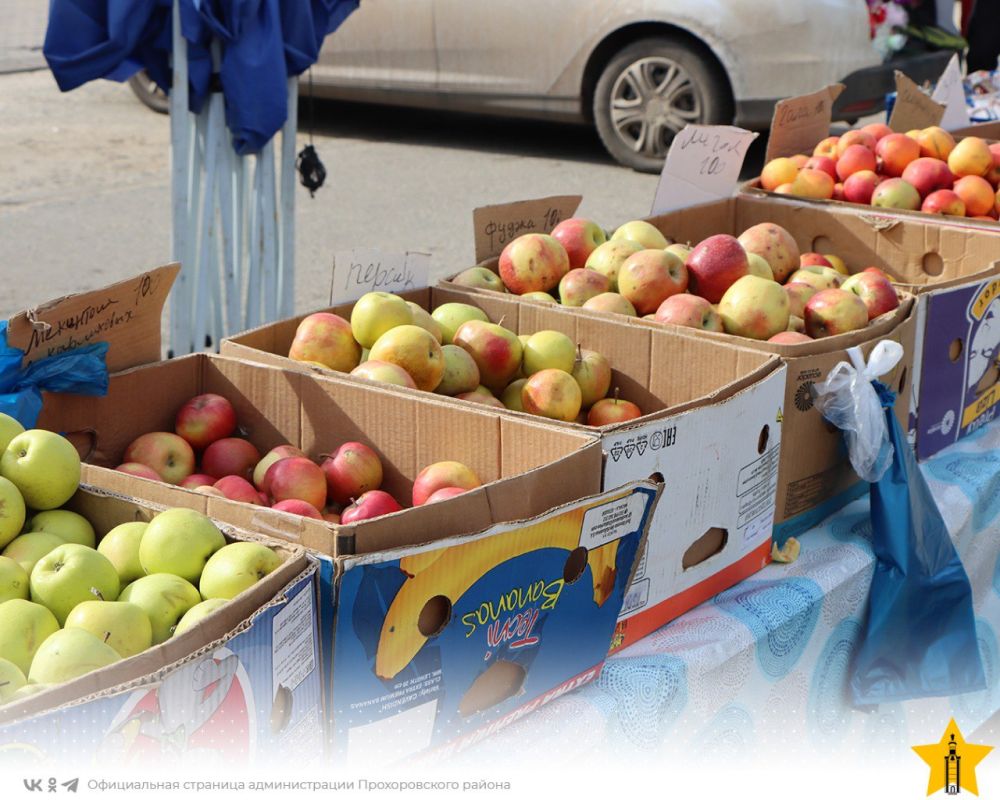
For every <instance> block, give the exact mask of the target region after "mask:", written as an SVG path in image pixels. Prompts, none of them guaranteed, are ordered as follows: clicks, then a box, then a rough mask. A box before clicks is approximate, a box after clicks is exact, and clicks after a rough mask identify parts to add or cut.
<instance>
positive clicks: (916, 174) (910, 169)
mask: <svg viewBox="0 0 1000 800" xmlns="http://www.w3.org/2000/svg"><path fill="white" fill-rule="evenodd" d="M901 179H902V180H904V181H905V182H906V183H908V184H909V185H910V186H912V187H913V188H914V189H916V190H917V192H918V193H919V195H920V197H921V198H923V197H927V195H929V194H930V193H931V192H936V191H937V190H938V189H951V188H952V186H953V185H954V183H955V176H954V175H953V174H952V171H951V170H950V169H948V165H947V164H945V163H944V162H943V161H939V160H938V159H936V158H918V159H916V160H915V161H911V162H910V163H909V164H907V165H906V169H904V170H903V174H902V176H901ZM885 183H888V181H885ZM879 185H880V186H881V185H882V184H879ZM876 191H877V190H876ZM874 200H875V197H874V195H873V196H872V205H874ZM898 207H900V206H897V208H898Z"/></svg>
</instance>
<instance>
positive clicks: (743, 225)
mask: <svg viewBox="0 0 1000 800" xmlns="http://www.w3.org/2000/svg"><path fill="white" fill-rule="evenodd" d="M649 222H651V223H652V224H654V225H656V226H657V227H658V228H659V229H660V230H661V231H662V232H663V234H664V235H665V236H667V237H670V238H671V239H673V240H676V241H681V242H687V241H689V242H693V243H697V242H699V241H701V240H702V239H705V238H707V237H708V236H711V235H714V234H718V233H728V234H731V235H739V234H740V233H741V232H742V231H744V230H746V229H747V228H749V227H750V226H752V225H756V224H758V223H761V222H774V223H776V224H778V225H781V226H782V227H784V228H786V229H787V230H788V231H789V232H790V233H792V234H793V235H794V236H795V238H796V241H797V242H798V245H799V247H800V248H801V249H802V251H803V252H808V251H819V252H833V253H837V254H838V255H840V256H841V257H842V258H844V260H845V261H846V262H847V264H848V265H849V266H851V267H852V268H853V269H855V270H860V269H863V268H864V267H867V266H878V267H880V268H882V269H884V270H885V271H886V272H887V273H889V275H890V276H892V277H894V278H896V279H901V278H905V279H907V280H908V281H909V282H911V283H913V284H919V283H922V282H924V281H927V280H930V279H931V278H933V277H937V276H938V275H942V276H943V275H961V274H962V273H963V270H967V271H972V269H973V267H975V269H979V268H980V267H981V266H984V265H985V264H986V263H987V261H988V258H989V253H990V248H989V243H985V244H977V243H976V241H975V240H974V239H973V238H972V237H970V236H969V235H968V233H967V232H963V231H959V230H949V229H945V228H940V227H935V226H930V225H920V226H917V225H915V224H914V225H911V224H907V225H901V224H895V223H890V224H885V225H883V224H881V223H872V222H870V221H869V220H865V219H863V218H861V217H859V216H858V215H855V214H848V213H830V212H829V211H828V210H824V209H820V208H818V207H816V206H795V205H784V204H778V203H771V202H768V201H765V200H760V199H755V198H751V197H747V196H737V197H733V198H729V199H726V200H720V201H718V202H715V203H707V204H705V205H701V206H694V207H692V208H688V209H684V210H681V211H674V212H671V213H669V214H664V215H661V216H658V217H650V218H649ZM998 243H1000V240H998ZM481 266H484V267H487V268H489V269H492V270H494V271H495V270H496V268H497V260H496V259H493V260H490V261H486V262H483V263H482V264H481ZM441 287H442V288H443V287H449V288H450V289H451V290H453V291H456V292H465V293H466V294H467V295H470V294H478V295H489V294H491V293H490V292H487V291H485V290H469V289H463V288H462V287H456V286H454V284H451V283H449V282H447V281H445V282H442V284H441ZM505 297H509V298H511V299H512V300H513V301H515V302H519V303H520V305H521V306H522V308H530V309H537V308H547V306H539V304H537V303H532V302H531V301H525V300H522V299H520V298H517V297H516V296H515V295H505ZM912 306H913V301H912V298H909V299H906V300H904V301H903V302H902V303H901V305H900V307H899V309H897V310H896V311H895V312H892V313H891V314H887V315H885V316H884V317H883V318H881V319H879V320H878V321H877V322H875V323H873V324H872V325H870V326H869V327H868V328H866V329H865V330H863V331H857V332H854V333H851V334H845V335H841V336H837V337H833V338H831V339H825V340H822V341H817V342H815V343H811V344H808V345H794V346H790V345H783V346H782V345H773V344H767V343H764V342H758V341H755V340H752V339H744V338H738V337H734V336H729V335H727V334H722V333H710V332H705V331H695V330H692V329H688V328H677V327H674V326H662V325H659V324H657V323H653V322H650V321H648V320H642V319H634V318H630V317H624V316H621V315H608V314H603V313H600V312H595V311H589V310H584V309H572V310H571V311H569V312H568V313H572V314H574V315H576V316H577V317H579V318H580V319H584V318H587V319H598V318H600V319H613V320H614V321H615V324H618V325H621V326H625V327H630V328H642V329H655V330H667V329H669V330H671V331H673V332H675V333H677V334H679V335H684V336H693V337H696V338H698V339H699V340H703V341H704V340H712V341H716V342H718V343H719V344H720V345H722V346H729V347H740V348H749V349H754V350H757V351H761V352H767V353H774V354H777V355H779V356H780V357H781V358H782V359H783V360H784V361H785V362H786V364H787V365H788V371H787V386H786V388H785V393H784V400H783V402H782V403H780V405H779V407H780V409H781V411H780V413H778V414H777V416H778V417H780V421H781V429H782V433H781V437H782V442H783V443H784V447H782V450H781V467H780V470H779V476H778V488H777V510H776V515H775V528H774V538H775V540H776V541H777V542H778V543H779V544H782V543H784V541H785V540H786V539H787V538H788V537H789V536H793V535H798V534H800V533H802V532H804V531H806V530H808V529H809V528H811V527H813V526H814V525H815V524H816V523H818V522H819V521H820V520H821V519H822V518H823V517H825V516H827V515H829V514H831V513H833V512H834V511H836V510H837V509H838V508H840V507H842V506H843V505H845V504H846V503H848V502H849V501H850V500H852V499H854V498H855V497H857V496H858V495H859V494H863V493H864V492H865V491H867V484H864V483H862V482H860V481H859V479H858V478H857V476H856V475H855V473H854V471H853V470H852V469H851V467H850V464H849V462H848V460H847V457H846V452H845V451H844V449H843V444H842V437H841V435H840V433H839V431H837V430H836V429H834V428H833V427H832V426H830V425H829V424H827V423H826V421H825V420H824V419H823V418H822V417H821V416H820V414H819V413H818V412H817V411H815V409H814V408H813V397H812V393H811V389H812V386H813V385H814V384H816V383H819V382H820V381H822V380H823V379H824V378H825V377H826V374H827V373H828V372H829V370H830V369H831V368H832V367H833V366H834V365H835V364H837V363H838V362H840V361H845V360H847V355H846V352H845V350H846V348H848V347H852V346H854V345H861V346H862V350H863V351H864V353H865V354H866V355H867V354H868V352H870V350H871V348H872V347H874V345H875V344H876V343H877V342H878V341H879V340H880V339H882V338H886V337H888V338H893V339H895V340H897V341H900V342H901V343H902V344H903V345H904V347H905V349H906V357H905V358H904V360H903V362H902V363H901V364H900V365H899V366H898V367H897V368H896V369H895V370H894V371H893V373H892V374H890V375H889V376H887V378H886V380H887V381H888V382H890V383H891V384H892V386H893V388H894V389H896V390H897V391H898V392H900V397H899V399H898V400H897V404H896V412H897V415H898V417H899V419H900V422H901V423H902V424H903V425H904V426H905V425H906V424H907V412H908V408H909V396H910V387H909V383H908V379H909V377H910V375H911V372H912V363H913V357H914V338H915V327H916V322H915V320H914V319H913V314H912ZM522 313H525V312H522ZM527 313H530V314H534V313H537V312H535V311H530V312H527ZM658 363H662V362H658Z"/></svg>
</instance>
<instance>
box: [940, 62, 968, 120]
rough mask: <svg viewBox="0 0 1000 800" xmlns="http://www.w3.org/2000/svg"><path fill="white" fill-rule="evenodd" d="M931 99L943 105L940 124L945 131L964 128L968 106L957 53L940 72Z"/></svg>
mask: <svg viewBox="0 0 1000 800" xmlns="http://www.w3.org/2000/svg"><path fill="white" fill-rule="evenodd" d="M931 99H932V100H936V101H937V102H938V103H941V104H942V105H944V115H943V116H942V117H941V123H940V124H941V127H942V128H944V129H945V130H946V131H953V130H955V129H956V128H964V127H965V126H966V125H968V124H969V107H968V106H967V105H966V104H965V86H964V85H963V83H962V68H961V67H960V66H959V64H958V53H955V55H953V56H952V57H951V61H949V62H948V66H947V67H945V68H944V72H942V73H941V77H940V78H939V79H938V82H937V86H935V87H934V92H933V94H931Z"/></svg>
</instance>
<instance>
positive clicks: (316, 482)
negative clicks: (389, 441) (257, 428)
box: [116, 394, 481, 525]
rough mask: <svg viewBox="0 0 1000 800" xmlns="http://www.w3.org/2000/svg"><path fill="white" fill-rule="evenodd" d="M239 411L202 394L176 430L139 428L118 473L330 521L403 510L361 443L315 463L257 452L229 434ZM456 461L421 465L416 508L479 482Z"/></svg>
mask: <svg viewBox="0 0 1000 800" xmlns="http://www.w3.org/2000/svg"><path fill="white" fill-rule="evenodd" d="M236 430H237V419H236V409H235V408H233V405H232V403H230V402H229V401H228V400H227V399H226V398H225V397H222V396H221V395H217V394H201V395H198V396H197V397H193V398H191V399H190V400H188V401H187V402H186V403H185V404H184V405H183V406H181V408H180V410H179V411H178V412H177V417H176V419H175V422H174V431H173V432H172V433H171V432H168V431H159V432H154V433H144V434H142V435H141V436H139V437H138V438H137V439H136V440H135V441H133V442H132V443H131V444H130V445H129V446H128V448H127V449H126V450H125V456H124V462H123V463H122V464H120V465H119V466H117V467H116V469H117V470H118V471H120V472H125V473H128V474H130V475H136V476H138V477H142V478H148V479H150V480H155V481H163V482H165V483H170V484H173V485H175V486H180V487H182V488H185V489H193V490H194V491H196V492H200V493H202V494H208V495H214V496H216V497H225V498H228V499H229V500H235V501H237V502H242V503H251V504H252V505H260V506H270V507H271V508H273V509H276V510H278V511H285V512H288V513H290V514H297V515H299V516H303V517H310V518H312V519H318V520H326V521H327V522H333V523H338V522H340V523H343V524H345V525H346V524H348V523H351V522H360V521H362V520H366V519H373V518H374V517H380V516H383V515H384V514H391V513H393V512H395V511H400V510H402V508H403V506H402V505H400V503H399V502H398V501H397V500H396V498H394V497H393V496H392V495H391V494H389V493H388V492H386V491H383V490H382V489H381V488H380V487H381V485H382V475H383V470H382V460H381V459H380V458H379V455H378V453H376V452H375V451H374V450H373V449H372V448H370V447H368V445H366V444H363V443H362V442H345V443H344V444H342V445H341V446H340V447H338V448H337V449H336V451H334V452H333V453H331V454H329V455H325V456H323V457H322V459H321V461H320V462H319V463H318V464H317V463H316V462H315V461H313V460H312V459H311V458H309V456H308V455H306V453H304V452H303V451H302V450H300V449H299V448H298V447H295V446H293V445H290V444H282V445H278V446H277V447H274V448H272V449H271V450H270V451H268V452H267V453H265V454H264V455H263V456H261V454H260V451H259V450H258V449H257V448H256V447H255V446H254V445H253V443H252V442H249V441H247V440H246V439H241V438H239V437H238V436H234V434H235V433H236ZM480 485H481V484H480V481H479V478H478V477H477V476H476V474H475V473H474V472H473V471H472V470H471V469H470V468H469V467H467V466H465V465H464V464H462V463H460V462H458V461H439V462H436V463H434V464H431V465H429V466H427V467H425V468H424V469H423V470H422V471H421V472H420V474H419V475H418V476H417V478H416V480H415V481H414V484H413V505H423V504H424V503H436V502H440V501H441V500H447V499H448V498H449V497H454V496H455V495H456V494H459V493H461V492H465V491H468V490H470V489H475V488H476V487H478V486H480Z"/></svg>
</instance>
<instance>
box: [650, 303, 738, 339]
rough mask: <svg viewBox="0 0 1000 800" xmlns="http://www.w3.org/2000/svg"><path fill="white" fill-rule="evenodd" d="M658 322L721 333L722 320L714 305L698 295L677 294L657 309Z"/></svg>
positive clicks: (656, 317)
mask: <svg viewBox="0 0 1000 800" xmlns="http://www.w3.org/2000/svg"><path fill="white" fill-rule="evenodd" d="M654 318H655V320H656V321H657V322H662V323H666V324H670V325H681V326H683V327H685V328H698V329H699V330H703V331H719V332H721V331H722V330H724V329H723V327H722V318H721V317H719V315H718V313H717V312H716V310H715V309H714V308H713V307H712V304H711V303H709V302H708V300H706V299H705V298H704V297H699V296H698V295H696V294H675V295H674V296H673V297H668V298H667V299H666V300H664V301H663V302H662V303H661V304H660V307H659V308H658V309H656V316H655V317H654Z"/></svg>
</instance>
